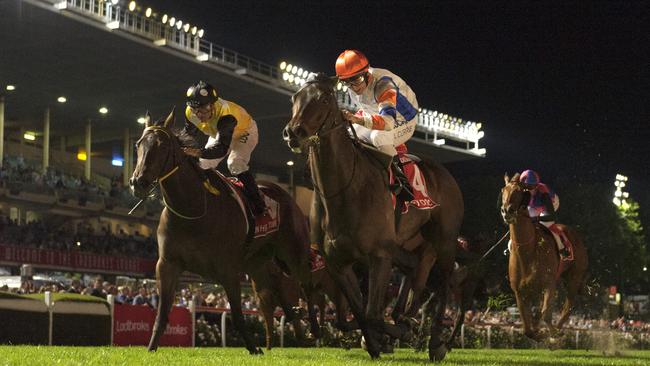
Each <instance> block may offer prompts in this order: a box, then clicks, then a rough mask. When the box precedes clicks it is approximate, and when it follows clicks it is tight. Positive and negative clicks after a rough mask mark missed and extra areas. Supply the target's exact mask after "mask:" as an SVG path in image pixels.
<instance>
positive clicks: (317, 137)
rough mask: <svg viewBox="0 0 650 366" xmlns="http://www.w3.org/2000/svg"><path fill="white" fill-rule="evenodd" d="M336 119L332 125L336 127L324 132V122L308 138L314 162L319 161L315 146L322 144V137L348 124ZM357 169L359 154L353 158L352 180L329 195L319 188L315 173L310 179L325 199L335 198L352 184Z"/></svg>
mask: <svg viewBox="0 0 650 366" xmlns="http://www.w3.org/2000/svg"><path fill="white" fill-rule="evenodd" d="M336 121H337V119H336V118H334V119H333V122H332V126H334V127H331V128H329V129H328V130H326V131H324V132H323V128H324V127H325V123H323V124H322V125H321V126H320V128H319V129H318V131H316V133H315V134H314V135H313V136H311V137H310V138H309V139H308V142H307V144H308V146H309V159H310V160H311V161H313V162H314V164H316V161H317V160H314V159H313V157H314V155H315V154H316V153H315V152H314V146H318V145H320V138H321V137H322V136H327V135H329V134H330V133H332V132H334V131H336V130H338V129H339V128H342V127H344V126H345V125H346V124H345V123H339V124H336ZM348 124H349V123H348ZM352 131H354V128H352ZM354 136H355V137H356V132H354ZM356 171H357V154H354V160H353V163H352V174H350V180H349V181H348V182H347V183H346V184H345V185H344V186H343V188H341V189H340V190H339V191H338V192H336V193H334V194H332V195H329V196H326V195H325V194H324V193H323V191H321V190H320V189H319V188H318V185H317V184H316V182H315V181H314V175H313V173H312V174H310V179H311V183H312V186H313V187H314V191H316V192H318V194H319V195H320V196H321V198H323V199H328V198H334V197H336V196H338V195H340V194H341V193H343V192H345V191H346V190H347V189H348V188H349V187H350V186H351V185H352V181H353V180H354V174H355V173H356Z"/></svg>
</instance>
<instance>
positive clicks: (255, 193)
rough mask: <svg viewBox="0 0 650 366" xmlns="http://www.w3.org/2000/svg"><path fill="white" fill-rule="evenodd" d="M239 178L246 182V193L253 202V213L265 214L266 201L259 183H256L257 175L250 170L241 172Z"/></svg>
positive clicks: (257, 214)
mask: <svg viewBox="0 0 650 366" xmlns="http://www.w3.org/2000/svg"><path fill="white" fill-rule="evenodd" d="M237 179H239V180H240V181H241V182H242V183H243V184H244V194H245V195H246V198H248V200H249V201H250V203H251V205H250V206H251V211H253V215H255V216H259V215H262V214H264V213H265V212H266V203H264V199H263V198H262V195H261V194H260V190H259V188H258V187H257V183H255V177H253V174H251V173H250V172H249V171H246V172H243V173H241V174H239V175H238V176H237Z"/></svg>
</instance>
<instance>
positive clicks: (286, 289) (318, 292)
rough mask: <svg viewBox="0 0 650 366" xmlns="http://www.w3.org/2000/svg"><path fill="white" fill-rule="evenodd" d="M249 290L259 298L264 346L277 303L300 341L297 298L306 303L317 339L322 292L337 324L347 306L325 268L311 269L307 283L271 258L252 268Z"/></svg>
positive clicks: (322, 311) (269, 340) (268, 342)
mask: <svg viewBox="0 0 650 366" xmlns="http://www.w3.org/2000/svg"><path fill="white" fill-rule="evenodd" d="M250 275H251V277H252V279H253V290H254V291H255V293H256V295H257V297H258V299H259V301H260V311H261V312H262V316H263V317H264V331H265V334H266V349H269V350H270V349H271V348H272V345H273V328H274V327H273V320H274V318H275V317H274V315H273V314H274V312H275V309H276V307H277V306H280V307H281V308H282V311H283V312H284V314H285V317H286V320H287V321H288V322H291V323H292V324H293V327H294V332H295V334H296V339H298V341H299V342H304V341H305V339H304V337H303V332H302V324H301V319H300V315H301V314H296V313H295V312H294V308H295V307H296V306H297V305H298V303H299V300H300V299H303V300H305V301H306V302H307V312H308V320H309V325H310V330H311V334H312V336H313V337H314V338H316V339H320V337H321V332H320V327H322V326H324V325H325V294H327V296H328V297H329V298H330V300H331V301H333V302H334V304H335V305H336V314H337V326H339V324H341V323H342V322H345V321H346V316H347V313H348V306H347V303H346V301H345V298H344V296H343V294H342V292H341V290H339V288H338V287H337V286H336V284H335V283H334V280H332V278H331V277H330V275H329V273H328V272H327V270H326V269H325V268H321V269H319V270H316V271H313V272H311V279H310V281H309V282H308V283H306V284H304V285H302V286H301V284H300V283H299V282H298V281H297V280H296V279H295V278H294V277H293V276H291V275H289V274H287V273H285V272H284V271H283V270H282V268H280V266H278V265H277V264H276V263H275V261H274V260H269V261H267V262H266V264H265V265H264V266H263V267H261V268H259V269H255V270H252V271H251V273H250ZM315 305H318V309H319V311H320V316H317V314H316V309H315Z"/></svg>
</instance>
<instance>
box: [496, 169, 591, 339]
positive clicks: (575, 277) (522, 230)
mask: <svg viewBox="0 0 650 366" xmlns="http://www.w3.org/2000/svg"><path fill="white" fill-rule="evenodd" d="M504 180H505V187H503V189H502V190H501V199H502V205H501V213H502V215H503V218H504V220H505V222H506V223H507V224H508V226H509V227H510V241H511V247H510V259H509V264H508V275H509V279H510V287H511V288H512V291H514V293H515V298H516V300H517V307H518V308H519V314H520V315H521V319H522V322H523V325H524V333H525V334H526V336H528V337H529V338H531V339H534V340H536V341H542V340H544V339H545V338H546V337H544V336H543V335H542V334H541V333H540V332H539V327H538V321H539V317H537V316H535V315H534V314H533V311H532V309H531V308H532V307H533V306H535V305H538V304H540V302H539V300H540V298H541V299H542V301H541V319H543V320H544V322H545V323H546V326H547V327H548V329H549V335H550V337H551V339H550V341H551V342H554V339H553V338H554V337H555V335H556V333H557V330H558V329H561V328H562V326H563V325H564V323H565V322H566V320H567V319H568V317H569V313H570V312H571V310H572V309H573V307H574V305H575V301H576V298H577V296H578V294H579V292H581V290H582V289H583V288H584V282H585V277H586V273H587V265H588V259H587V249H586V248H585V246H584V243H583V242H582V238H581V237H580V236H579V235H578V234H577V233H576V232H575V231H574V230H573V229H572V228H569V227H567V226H564V225H560V226H561V228H562V230H564V231H565V233H566V234H567V236H568V238H569V240H570V241H571V243H573V246H574V252H573V254H574V258H575V259H574V260H573V261H572V262H571V263H569V264H568V268H567V269H566V270H565V271H564V272H563V273H562V275H561V282H562V283H563V284H564V286H565V288H566V293H567V295H566V300H565V302H564V305H563V307H562V315H561V318H560V320H559V322H558V324H557V326H554V325H553V322H552V313H553V309H552V305H553V302H554V297H555V296H556V284H557V281H558V279H557V271H558V266H559V265H560V257H559V253H558V251H557V246H556V244H555V239H554V238H553V235H552V234H551V233H550V232H548V231H546V230H545V229H543V228H542V227H541V225H536V224H534V223H533V221H532V220H531V218H530V216H529V214H528V209H527V205H528V200H529V198H530V194H529V193H528V192H527V191H526V190H525V189H524V187H523V186H522V185H521V184H520V183H519V174H515V176H513V177H512V179H509V177H508V175H506V176H505V177H504Z"/></svg>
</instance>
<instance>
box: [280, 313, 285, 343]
mask: <svg viewBox="0 0 650 366" xmlns="http://www.w3.org/2000/svg"><path fill="white" fill-rule="evenodd" d="M285 321H286V318H285V315H284V314H283V315H282V316H281V317H280V348H283V347H284V322H285Z"/></svg>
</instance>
